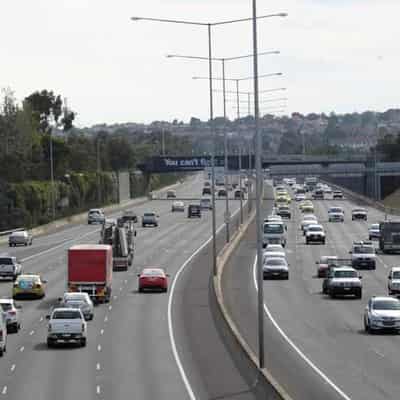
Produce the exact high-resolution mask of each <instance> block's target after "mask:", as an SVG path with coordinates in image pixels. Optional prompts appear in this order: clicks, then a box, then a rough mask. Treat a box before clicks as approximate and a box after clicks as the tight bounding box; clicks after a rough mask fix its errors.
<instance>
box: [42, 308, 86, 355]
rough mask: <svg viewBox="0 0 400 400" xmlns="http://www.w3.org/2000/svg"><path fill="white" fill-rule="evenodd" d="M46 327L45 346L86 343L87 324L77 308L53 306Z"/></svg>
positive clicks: (82, 344) (83, 345) (84, 344)
mask: <svg viewBox="0 0 400 400" xmlns="http://www.w3.org/2000/svg"><path fill="white" fill-rule="evenodd" d="M46 319H48V320H49V324H48V327H47V346H48V347H53V346H54V345H55V344H57V343H70V342H74V343H78V344H79V345H81V346H82V347H85V346H86V343H87V324H86V321H85V318H84V316H83V314H82V311H81V310H80V309H79V308H55V309H54V310H53V312H52V313H51V315H47V316H46Z"/></svg>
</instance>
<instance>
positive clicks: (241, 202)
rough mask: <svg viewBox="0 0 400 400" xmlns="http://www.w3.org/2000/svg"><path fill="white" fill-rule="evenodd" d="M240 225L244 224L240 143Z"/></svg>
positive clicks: (240, 150) (240, 149)
mask: <svg viewBox="0 0 400 400" xmlns="http://www.w3.org/2000/svg"><path fill="white" fill-rule="evenodd" d="M239 189H240V225H242V224H243V190H242V146H241V145H239Z"/></svg>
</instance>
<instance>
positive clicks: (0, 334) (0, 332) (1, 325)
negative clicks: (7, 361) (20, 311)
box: [0, 318, 7, 357]
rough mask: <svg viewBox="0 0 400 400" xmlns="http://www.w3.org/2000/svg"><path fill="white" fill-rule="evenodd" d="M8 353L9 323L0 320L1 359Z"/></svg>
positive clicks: (4, 319) (3, 319)
mask: <svg viewBox="0 0 400 400" xmlns="http://www.w3.org/2000/svg"><path fill="white" fill-rule="evenodd" d="M6 351H7V321H6V318H0V357H3V355H4V353H5V352H6Z"/></svg>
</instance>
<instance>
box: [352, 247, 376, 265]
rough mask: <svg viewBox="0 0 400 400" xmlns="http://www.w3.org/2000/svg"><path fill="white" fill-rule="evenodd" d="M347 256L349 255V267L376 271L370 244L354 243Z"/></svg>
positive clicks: (373, 249) (373, 251)
mask: <svg viewBox="0 0 400 400" xmlns="http://www.w3.org/2000/svg"><path fill="white" fill-rule="evenodd" d="M349 254H351V266H352V267H353V268H359V269H361V268H367V269H376V253H375V248H374V246H373V244H372V242H370V241H356V242H354V243H353V247H352V249H351V250H350V251H349Z"/></svg>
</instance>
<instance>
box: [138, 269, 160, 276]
mask: <svg viewBox="0 0 400 400" xmlns="http://www.w3.org/2000/svg"><path fill="white" fill-rule="evenodd" d="M142 275H144V276H163V273H162V272H161V271H159V270H156V269H149V270H145V271H143V272H142Z"/></svg>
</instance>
